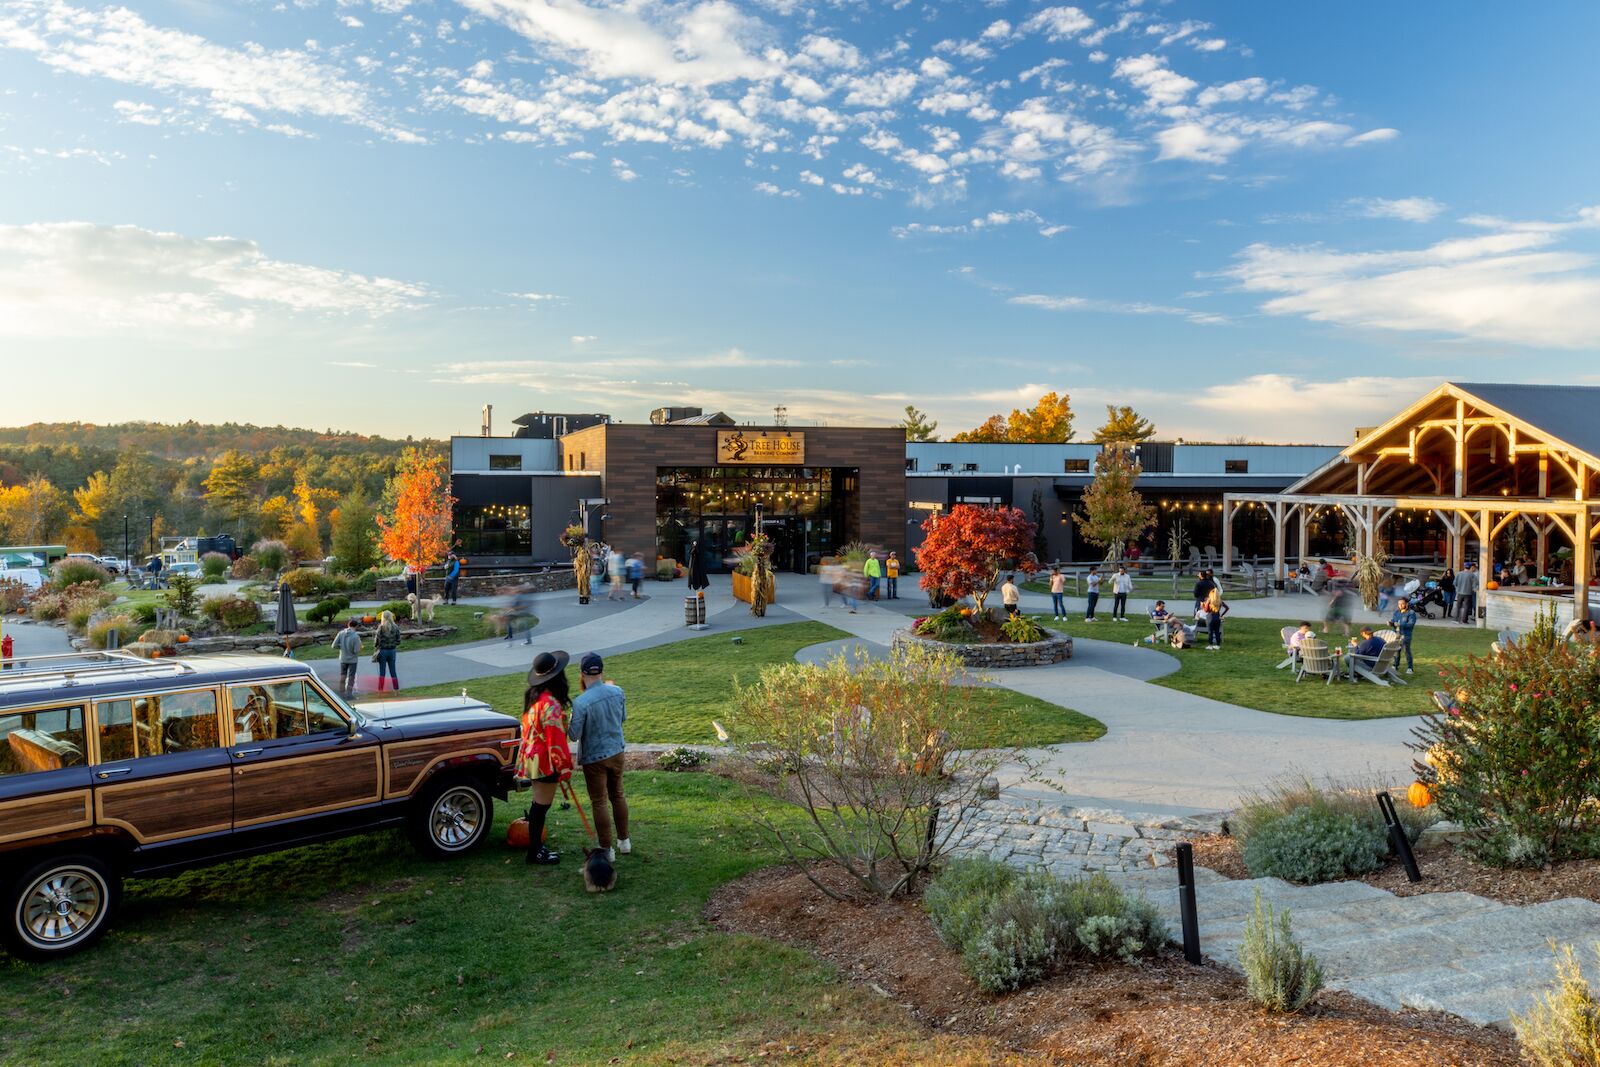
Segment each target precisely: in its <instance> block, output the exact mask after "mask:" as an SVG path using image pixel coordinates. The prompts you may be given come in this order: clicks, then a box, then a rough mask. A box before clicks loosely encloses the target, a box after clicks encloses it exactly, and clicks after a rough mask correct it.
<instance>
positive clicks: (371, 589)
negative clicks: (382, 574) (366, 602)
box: [350, 567, 378, 593]
mask: <svg viewBox="0 0 1600 1067" xmlns="http://www.w3.org/2000/svg"><path fill="white" fill-rule="evenodd" d="M350 588H351V590H353V591H355V592H360V593H376V592H377V591H378V568H376V567H368V568H367V569H366V570H364V571H362V572H361V573H360V574H358V575H356V576H355V577H354V578H353V579H351V581H350Z"/></svg>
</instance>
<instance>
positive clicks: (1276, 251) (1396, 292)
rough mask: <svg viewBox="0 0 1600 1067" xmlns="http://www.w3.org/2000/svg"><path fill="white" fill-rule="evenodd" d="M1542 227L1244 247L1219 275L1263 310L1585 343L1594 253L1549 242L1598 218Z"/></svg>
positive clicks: (1598, 278)
mask: <svg viewBox="0 0 1600 1067" xmlns="http://www.w3.org/2000/svg"><path fill="white" fill-rule="evenodd" d="M1479 221H1480V223H1482V222H1489V223H1493V222H1496V221H1498V220H1479ZM1542 225H1543V227H1544V228H1540V226H1541V224H1539V223H1520V224H1516V225H1515V226H1514V227H1507V228H1503V229H1497V230H1496V232H1491V233H1487V234H1482V235H1479V236H1473V237H1466V238H1455V239H1451V240H1445V241H1439V242H1436V243H1434V244H1431V245H1428V246H1426V247H1423V248H1418V249H1410V250H1397V251H1381V252H1341V251H1337V250H1331V249H1326V248H1324V247H1322V246H1320V245H1312V246H1287V247H1279V246H1274V245H1270V244H1253V245H1250V246H1249V247H1247V248H1245V249H1244V250H1243V251H1242V252H1240V253H1239V255H1238V256H1237V257H1236V260H1235V263H1234V266H1233V267H1232V268H1231V269H1230V270H1229V271H1228V272H1227V273H1228V274H1229V275H1230V276H1231V277H1233V278H1235V279H1236V280H1237V281H1238V282H1239V284H1240V285H1241V286H1242V287H1243V288H1244V289H1245V290H1246V291H1247V292H1253V293H1261V294H1264V295H1268V299H1267V300H1266V302H1265V303H1263V304H1262V310H1263V311H1265V312H1266V313H1268V314H1271V315H1299V316H1303V317H1305V318H1308V319H1311V320H1313V321H1317V322H1331V323H1336V324H1338V325H1342V326H1353V327H1362V328H1368V329H1381V330H1398V331H1425V332H1430V333H1439V334H1444V335H1446V336H1450V337H1457V338H1465V339H1471V340H1478V341H1488V342H1497V343H1501V344H1511V345H1527V346H1535V347H1546V348H1574V349H1586V348H1594V347H1595V345H1596V340H1595V339H1596V338H1597V337H1600V274H1597V273H1596V272H1595V270H1594V266H1595V262H1594V258H1593V257H1592V256H1590V255H1586V254H1583V253H1578V252H1570V251H1561V250H1558V249H1555V248H1553V247H1552V246H1553V245H1555V244H1556V243H1557V242H1558V241H1559V239H1560V238H1561V235H1562V234H1563V233H1565V232H1568V231H1570V230H1573V229H1577V228H1580V227H1582V228H1587V227H1590V226H1596V225H1600V209H1595V208H1587V209H1585V210H1584V211H1583V212H1580V213H1579V215H1578V218H1577V219H1576V220H1575V221H1568V222H1560V223H1546V224H1542ZM1490 228H1493V227H1490Z"/></svg>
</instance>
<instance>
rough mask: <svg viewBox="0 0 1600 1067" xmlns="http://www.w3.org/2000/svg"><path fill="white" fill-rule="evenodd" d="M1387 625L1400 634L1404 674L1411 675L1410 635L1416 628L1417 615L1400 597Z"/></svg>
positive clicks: (1409, 603)
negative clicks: (1403, 647)
mask: <svg viewBox="0 0 1600 1067" xmlns="http://www.w3.org/2000/svg"><path fill="white" fill-rule="evenodd" d="M1389 625H1390V626H1393V627H1394V628H1395V630H1397V631H1398V632H1399V634H1400V642H1401V643H1402V644H1403V645H1405V650H1406V673H1407V674H1410V673H1411V633H1412V631H1413V630H1415V629H1416V628H1417V613H1416V611H1414V610H1413V609H1412V607H1411V601H1409V600H1407V599H1406V598H1405V597H1401V598H1400V600H1399V602H1398V603H1396V604H1395V607H1394V614H1393V615H1390V616H1389Z"/></svg>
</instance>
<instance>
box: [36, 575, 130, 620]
mask: <svg viewBox="0 0 1600 1067" xmlns="http://www.w3.org/2000/svg"><path fill="white" fill-rule="evenodd" d="M116 598H117V597H116V594H115V593H112V592H111V591H109V590H106V589H102V588H100V586H98V585H96V584H95V583H94V582H77V583H75V584H73V585H69V586H67V587H66V588H65V589H61V590H59V591H56V592H46V593H39V594H37V595H36V596H34V598H33V600H32V602H31V604H30V606H29V609H28V611H29V614H30V615H32V616H33V617H34V618H35V619H38V620H39V621H41V622H48V621H50V620H53V619H61V618H66V619H67V620H68V621H69V622H72V619H73V617H74V616H75V617H76V618H77V620H78V621H77V622H76V623H74V625H75V627H76V628H78V629H82V627H83V624H84V623H85V622H87V621H88V617H89V614H92V613H93V612H94V611H95V609H97V608H103V607H106V606H107V605H109V604H110V603H111V602H112V601H114V600H116ZM84 606H87V607H88V612H87V613H85V612H83V611H82V610H81V609H82V607H84Z"/></svg>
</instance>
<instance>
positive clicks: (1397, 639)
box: [1378, 630, 1411, 685]
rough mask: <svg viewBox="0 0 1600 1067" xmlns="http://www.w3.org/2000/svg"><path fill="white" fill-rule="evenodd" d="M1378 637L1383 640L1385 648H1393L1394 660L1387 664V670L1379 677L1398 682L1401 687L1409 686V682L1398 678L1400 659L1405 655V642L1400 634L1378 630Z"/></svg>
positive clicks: (1396, 631)
mask: <svg viewBox="0 0 1600 1067" xmlns="http://www.w3.org/2000/svg"><path fill="white" fill-rule="evenodd" d="M1378 636H1379V637H1381V638H1383V641H1384V645H1385V646H1393V648H1394V658H1393V661H1392V662H1390V664H1389V670H1388V671H1387V672H1386V673H1384V674H1381V675H1379V677H1382V678H1387V679H1389V680H1390V681H1393V682H1399V683H1400V684H1401V685H1410V684H1411V683H1410V682H1408V681H1406V680H1405V679H1404V678H1402V677H1400V657H1401V656H1402V655H1404V654H1405V641H1404V640H1403V639H1402V638H1401V636H1400V632H1399V631H1398V630H1379V631H1378ZM1386 650H1387V649H1386Z"/></svg>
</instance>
